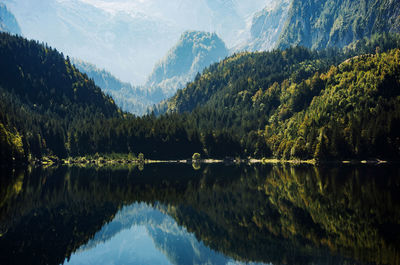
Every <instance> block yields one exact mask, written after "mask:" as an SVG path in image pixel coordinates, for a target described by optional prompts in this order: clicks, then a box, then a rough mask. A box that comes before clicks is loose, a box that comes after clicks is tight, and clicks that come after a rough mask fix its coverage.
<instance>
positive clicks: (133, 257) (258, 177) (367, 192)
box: [0, 165, 400, 265]
mask: <svg viewBox="0 0 400 265" xmlns="http://www.w3.org/2000/svg"><path fill="white" fill-rule="evenodd" d="M0 173H1V174H0V176H1V177H0V264H2V265H7V264H99V265H102V264H104V265H106V264H274V265H275V264H400V167H399V166H393V165H392V166H390V165H378V166H367V165H365V166H331V167H321V168H315V167H313V166H284V165H266V166H261V165H260V166H225V165H209V166H205V165H202V167H201V169H200V170H194V169H193V168H192V166H190V165H150V166H146V167H145V168H144V170H139V169H138V168H135V167H132V168H102V169H99V168H64V167H60V168H53V169H40V168H36V169H26V170H11V169H2V170H1V172H0Z"/></svg>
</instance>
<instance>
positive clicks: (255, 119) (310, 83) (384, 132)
mask: <svg viewBox="0 0 400 265" xmlns="http://www.w3.org/2000/svg"><path fill="white" fill-rule="evenodd" d="M377 47H378V48H377ZM394 47H400V46H399V40H398V38H397V37H393V36H389V35H383V36H382V35H380V36H375V37H374V38H373V39H372V40H366V39H365V40H362V41H358V42H356V43H354V44H353V45H351V47H349V48H347V49H346V50H343V51H340V50H324V51H319V52H318V51H310V50H307V49H305V48H291V49H287V50H284V51H279V50H275V51H272V52H267V53H241V54H237V55H234V56H232V57H230V58H228V59H226V60H224V61H222V62H220V63H218V64H214V65H213V66H211V67H210V68H208V69H207V70H206V71H205V72H204V74H203V75H202V76H201V77H200V78H198V79H197V80H196V81H195V82H193V83H191V84H189V85H188V86H187V87H186V88H185V89H183V90H180V91H178V93H177V94H176V95H175V96H174V97H173V98H172V99H171V100H170V102H169V103H168V105H169V106H168V111H169V112H178V113H184V112H192V114H191V117H195V118H194V119H195V123H196V125H197V126H198V127H199V128H200V129H201V130H211V129H213V128H214V130H230V133H232V134H235V135H236V136H239V137H240V138H241V140H240V142H241V143H242V144H243V143H244V146H243V147H244V148H245V149H247V151H249V150H253V151H252V152H250V154H251V155H255V156H275V157H285V158H295V157H298V158H303V159H305V158H314V157H315V158H321V159H323V158H325V159H328V158H332V159H333V158H336V159H337V158H345V157H348V158H351V157H364V158H365V157H377V156H379V157H392V158H393V157H396V156H397V157H398V156H399V151H398V149H396V148H398V147H397V146H398V144H397V142H398V137H399V136H400V130H399V128H398V127H397V125H396V124H397V123H398V122H397V117H398V108H399V105H400V102H399V99H398V98H397V96H398V95H399V94H398V93H399V78H400V73H399V72H398V71H399V63H398V61H397V50H394V51H390V52H389V53H388V54H379V51H382V50H390V48H394ZM375 52H378V53H377V54H375V55H364V56H361V57H355V58H354V59H351V60H349V61H347V62H345V63H343V64H341V63H342V62H343V61H345V59H346V58H352V57H353V56H356V55H357V54H370V53H375ZM349 62H353V63H349ZM339 65H340V66H339ZM338 69H339V70H338ZM371 76H377V77H375V78H370V77H371ZM333 77H335V79H331V78H333ZM343 82H345V84H346V85H344V84H343ZM338 84H340V86H339V85H338ZM383 91H385V92H383ZM383 95H386V96H383ZM344 107H346V108H344ZM343 115H347V118H346V117H344V116H343ZM336 122H337V123H338V124H336ZM339 124H340V125H341V127H338V126H337V125H339ZM301 128H304V130H305V131H301V130H300V131H299V129H301ZM328 128H330V129H332V128H336V130H337V131H336V132H331V131H330V129H328ZM339 128H341V130H340V129H339ZM339 131H340V134H341V135H340V136H338V135H336V133H339ZM333 134H335V135H333ZM332 137H336V138H335V139H332ZM328 140H329V141H330V142H329V143H327V142H326V141H328ZM335 141H336V142H335ZM321 142H322V144H319V143H321ZM328 145H330V146H328ZM300 146H301V148H300V149H301V150H298V148H299V147H300ZM325 147H326V148H325ZM321 148H322V149H321ZM324 148H325V149H324ZM384 150H387V152H385V151H384Z"/></svg>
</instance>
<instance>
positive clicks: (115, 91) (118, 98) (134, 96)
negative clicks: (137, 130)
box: [72, 59, 158, 115]
mask: <svg viewBox="0 0 400 265" xmlns="http://www.w3.org/2000/svg"><path fill="white" fill-rule="evenodd" d="M72 62H73V64H74V66H75V67H76V68H78V69H79V70H80V71H81V72H82V73H85V74H87V75H88V77H89V78H91V79H93V80H94V82H95V83H96V85H98V86H99V87H100V88H101V89H102V91H103V92H104V93H106V94H108V95H110V96H112V98H113V99H114V100H115V103H116V104H117V105H118V106H119V107H120V108H121V109H122V110H123V111H126V112H130V113H133V114H135V115H143V114H145V113H146V112H147V109H148V108H149V107H151V106H152V105H154V104H156V103H158V102H157V101H156V100H154V99H152V95H151V94H150V93H149V92H148V91H146V90H144V88H142V87H134V86H132V85H131V84H129V83H126V82H122V81H121V80H119V79H118V78H116V77H115V76H113V75H112V74H111V73H110V72H108V71H106V70H104V69H99V68H97V67H96V66H95V65H94V64H91V63H87V62H84V61H82V60H79V59H72Z"/></svg>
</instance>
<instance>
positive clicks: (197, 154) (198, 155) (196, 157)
mask: <svg viewBox="0 0 400 265" xmlns="http://www.w3.org/2000/svg"><path fill="white" fill-rule="evenodd" d="M200 158H201V155H200V154H199V153H194V154H193V155H192V160H196V161H197V160H200Z"/></svg>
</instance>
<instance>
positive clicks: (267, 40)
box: [238, 0, 290, 51]
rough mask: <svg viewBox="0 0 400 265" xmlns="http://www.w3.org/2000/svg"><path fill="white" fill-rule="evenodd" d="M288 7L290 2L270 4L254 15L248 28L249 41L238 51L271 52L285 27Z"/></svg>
mask: <svg viewBox="0 0 400 265" xmlns="http://www.w3.org/2000/svg"><path fill="white" fill-rule="evenodd" d="M289 7H290V0H282V1H276V2H272V3H270V4H269V5H268V6H267V7H265V8H264V9H263V10H261V11H259V12H257V13H255V14H254V16H253V18H252V23H251V28H250V39H249V40H247V41H246V44H245V45H244V46H241V47H240V46H239V48H238V49H239V50H246V51H268V50H272V49H273V48H274V47H275V45H276V43H277V41H278V39H279V36H280V34H281V32H282V30H283V28H284V26H285V22H286V19H287V17H288V11H289Z"/></svg>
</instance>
